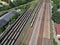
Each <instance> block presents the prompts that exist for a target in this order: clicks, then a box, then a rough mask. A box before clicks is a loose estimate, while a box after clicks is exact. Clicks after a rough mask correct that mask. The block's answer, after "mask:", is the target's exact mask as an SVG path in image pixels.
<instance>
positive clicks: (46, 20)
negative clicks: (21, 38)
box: [37, 0, 52, 45]
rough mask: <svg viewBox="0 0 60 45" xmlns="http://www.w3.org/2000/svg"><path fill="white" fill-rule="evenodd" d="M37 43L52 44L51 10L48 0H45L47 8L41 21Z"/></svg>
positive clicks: (40, 44)
mask: <svg viewBox="0 0 60 45" xmlns="http://www.w3.org/2000/svg"><path fill="white" fill-rule="evenodd" d="M37 45H52V44H51V39H50V12H49V2H48V0H45V8H44V13H43V17H42V21H41V26H40V32H39V36H38V41H37Z"/></svg>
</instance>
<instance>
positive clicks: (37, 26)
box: [29, 3, 44, 45]
mask: <svg viewBox="0 0 60 45" xmlns="http://www.w3.org/2000/svg"><path fill="white" fill-rule="evenodd" d="M43 11H44V3H43V4H42V6H41V8H40V11H39V13H38V14H37V15H38V17H37V20H36V24H35V28H34V29H33V34H32V36H31V40H30V42H29V45H36V44H37V39H38V34H39V30H40V25H41V21H42V16H43Z"/></svg>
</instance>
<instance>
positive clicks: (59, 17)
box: [52, 12, 60, 23]
mask: <svg viewBox="0 0 60 45" xmlns="http://www.w3.org/2000/svg"><path fill="white" fill-rule="evenodd" d="M52 19H53V21H54V22H56V23H60V13H59V12H54V13H53V15H52Z"/></svg>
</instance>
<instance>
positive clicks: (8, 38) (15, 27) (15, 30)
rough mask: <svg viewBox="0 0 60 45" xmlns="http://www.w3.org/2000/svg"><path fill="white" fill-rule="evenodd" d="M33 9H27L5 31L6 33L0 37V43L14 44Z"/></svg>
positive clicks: (2, 44) (3, 44)
mask: <svg viewBox="0 0 60 45" xmlns="http://www.w3.org/2000/svg"><path fill="white" fill-rule="evenodd" d="M33 11H34V8H33V9H32V10H27V11H26V12H25V13H24V14H23V15H22V16H20V17H19V18H18V19H17V20H16V21H15V22H14V24H12V25H11V26H10V27H9V28H8V29H7V30H6V31H5V32H6V33H4V34H3V35H2V36H1V37H0V45H14V43H15V42H16V40H17V38H18V37H19V35H20V34H21V32H22V30H23V28H24V26H25V24H26V23H27V21H28V19H29V17H30V16H31V14H32V13H33Z"/></svg>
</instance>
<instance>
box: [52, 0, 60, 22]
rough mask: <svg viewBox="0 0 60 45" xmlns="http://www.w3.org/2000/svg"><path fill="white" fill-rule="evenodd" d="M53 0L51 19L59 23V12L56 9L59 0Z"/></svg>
mask: <svg viewBox="0 0 60 45" xmlns="http://www.w3.org/2000/svg"><path fill="white" fill-rule="evenodd" d="M53 2H54V3H53V8H52V20H53V21H54V22H56V23H60V12H58V11H57V9H59V3H60V0H53Z"/></svg>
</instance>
